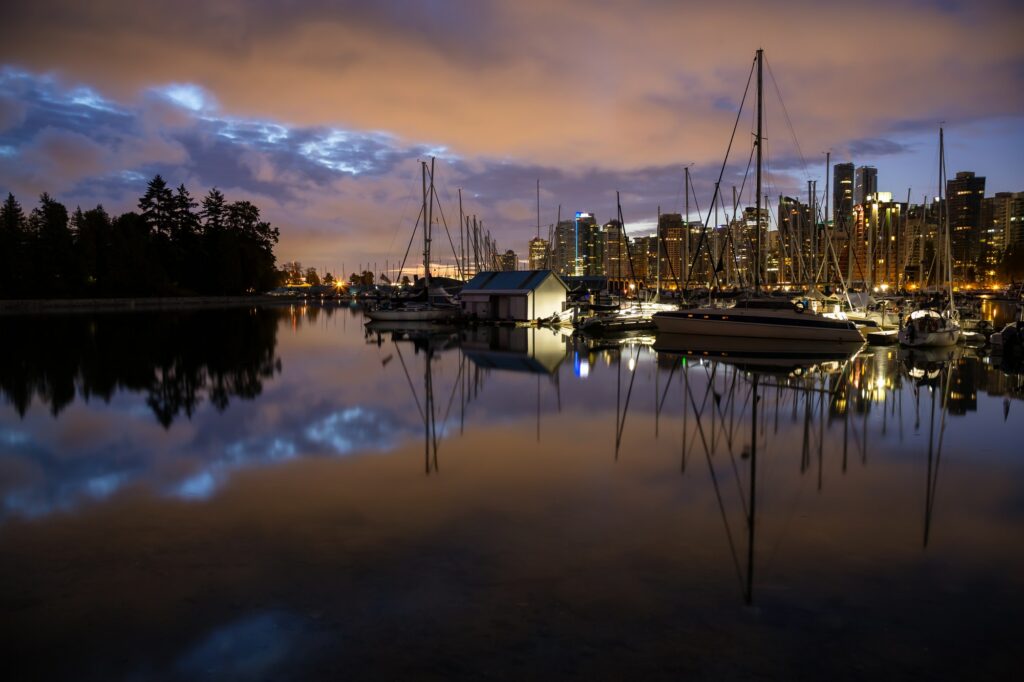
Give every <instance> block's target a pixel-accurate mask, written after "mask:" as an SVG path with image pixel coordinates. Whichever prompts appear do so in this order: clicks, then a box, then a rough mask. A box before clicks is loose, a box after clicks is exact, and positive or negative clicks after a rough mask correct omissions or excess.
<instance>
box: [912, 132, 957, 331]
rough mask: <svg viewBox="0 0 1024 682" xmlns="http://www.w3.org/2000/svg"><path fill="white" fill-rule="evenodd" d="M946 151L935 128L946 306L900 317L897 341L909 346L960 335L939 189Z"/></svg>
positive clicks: (945, 217) (946, 215)
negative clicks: (940, 310)
mask: <svg viewBox="0 0 1024 682" xmlns="http://www.w3.org/2000/svg"><path fill="white" fill-rule="evenodd" d="M945 176H946V154H945V146H944V138H943V131H942V128H939V210H940V211H942V212H943V217H942V219H941V226H942V229H943V231H944V233H945V235H944V239H943V241H944V242H945V249H944V255H945V259H946V278H947V279H946V282H947V285H948V290H949V306H948V307H947V308H946V310H944V311H942V312H941V313H940V312H938V311H936V310H933V309H931V308H920V309H918V310H915V311H913V312H912V313H910V314H909V315H907V317H906V318H905V319H904V320H903V324H902V325H901V327H900V331H899V340H900V345H903V346H908V347H910V348H934V347H941V346H952V345H954V344H956V342H957V341H958V340H959V339H960V320H959V313H958V312H957V310H956V304H955V303H954V302H953V259H952V254H951V249H950V244H949V242H950V231H949V207H948V206H946V205H945V201H946V200H945V198H944V197H943V193H944V191H945V181H946V177H945Z"/></svg>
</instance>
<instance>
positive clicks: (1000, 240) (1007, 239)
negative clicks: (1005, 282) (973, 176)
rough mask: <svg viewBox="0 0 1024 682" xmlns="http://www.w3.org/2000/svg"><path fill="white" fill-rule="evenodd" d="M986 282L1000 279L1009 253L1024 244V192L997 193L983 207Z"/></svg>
mask: <svg viewBox="0 0 1024 682" xmlns="http://www.w3.org/2000/svg"><path fill="white" fill-rule="evenodd" d="M981 222H982V226H981V241H982V253H981V268H982V279H983V280H985V281H989V282H991V281H993V280H996V279H998V278H997V276H996V274H997V272H998V268H999V264H1000V263H1001V262H1002V260H1003V256H1004V254H1005V253H1006V250H1007V249H1008V248H1010V247H1011V246H1014V245H1015V244H1024V192H996V195H995V196H993V197H987V198H985V199H983V200H982V203H981Z"/></svg>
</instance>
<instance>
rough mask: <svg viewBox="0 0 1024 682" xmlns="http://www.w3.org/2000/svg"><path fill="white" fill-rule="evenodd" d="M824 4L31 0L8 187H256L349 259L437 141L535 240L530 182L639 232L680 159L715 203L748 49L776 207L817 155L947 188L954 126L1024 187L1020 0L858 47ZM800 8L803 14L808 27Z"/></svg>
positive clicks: (672, 182) (953, 10)
mask: <svg viewBox="0 0 1024 682" xmlns="http://www.w3.org/2000/svg"><path fill="white" fill-rule="evenodd" d="M122 5H123V6H122ZM810 7H811V6H810V5H806V6H805V5H803V4H800V3H791V4H789V5H788V6H787V7H786V8H779V9H776V8H772V11H768V10H767V9H764V8H758V7H757V6H756V5H754V4H749V3H742V2H741V3H724V4H722V5H721V6H720V7H715V8H707V7H702V6H699V5H680V6H678V7H676V6H667V5H664V4H660V3H648V4H645V5H643V6H640V7H637V8H634V6H633V5H632V4H629V6H628V8H629V11H630V12H636V13H639V14H640V15H642V18H643V19H644V21H638V22H636V24H637V28H634V27H631V26H630V25H628V24H629V22H623V21H622V20H623V18H624V17H625V16H627V14H626V12H627V6H626V5H625V4H623V5H616V4H614V3H613V4H611V5H608V6H605V7H603V8H602V9H601V10H599V11H598V10H594V9H593V8H590V7H589V5H587V6H583V5H578V4H575V3H565V4H564V5H562V6H561V7H560V9H559V10H551V9H547V8H546V6H544V5H542V4H536V3H516V4H515V5H512V4H502V3H474V4H473V5H472V6H471V7H465V6H462V5H459V4H456V3H451V4H448V3H437V4H431V5H429V6H427V5H419V4H415V3H414V4H412V5H409V4H406V3H397V2H394V3H382V4H380V5H378V6H376V7H373V8H368V7H364V6H362V5H360V4H359V3H351V4H345V3H343V4H341V5H340V6H333V7H325V6H321V5H319V4H318V3H309V4H306V5H302V6H293V7H291V9H290V10H289V11H287V12H285V11H283V10H281V9H279V8H275V7H274V6H273V5H272V4H268V5H259V6H253V7H240V6H235V5H232V4H226V3H212V4H209V5H208V6H204V7H202V8H190V9H189V11H186V12H180V11H178V10H176V9H174V10H172V9H160V8H157V7H134V6H128V4H127V3H123V4H122V3H117V2H113V3H109V5H107V6H106V7H105V8H102V9H95V8H94V9H91V10H90V11H88V12H85V11H82V10H79V9H76V8H75V6H74V5H70V4H65V3H59V2H50V3H47V2H44V3H37V4H36V5H33V6H32V7H19V8H15V9H14V10H12V12H11V16H10V17H9V19H8V21H7V23H6V27H5V33H7V34H8V35H5V39H4V40H3V41H0V63H2V65H3V70H2V71H0V189H2V190H4V191H12V192H14V193H15V194H16V196H18V198H19V200H20V201H21V202H22V203H23V204H24V205H26V206H32V205H33V204H34V202H35V198H36V196H37V195H38V194H39V193H40V192H42V191H49V192H50V193H51V194H53V195H54V196H55V197H57V198H58V199H60V200H62V201H64V202H65V203H67V204H68V205H69V206H74V205H76V204H78V205H81V206H82V207H83V209H85V208H90V207H92V206H93V205H95V204H96V203H102V204H103V205H104V206H105V207H106V208H107V209H108V210H109V211H111V212H120V211H124V210H129V209H131V208H133V199H134V197H137V196H138V193H139V191H140V189H141V188H142V187H143V186H144V183H145V182H146V180H147V179H148V178H149V177H151V176H152V175H153V174H154V173H157V172H159V173H161V174H163V175H164V177H166V178H167V179H168V182H170V183H172V184H174V185H176V184H178V183H181V182H184V183H186V184H188V185H189V186H190V187H195V188H196V192H197V193H200V194H201V193H203V192H204V191H205V190H207V189H209V188H210V187H213V186H217V187H219V188H220V189H222V190H224V191H225V192H227V193H230V194H231V195H232V196H239V197H244V198H250V199H252V200H254V201H257V202H258V203H259V204H260V205H261V206H262V207H265V214H266V216H267V218H268V219H269V220H271V222H273V223H274V224H275V225H279V226H280V227H281V243H280V245H279V249H278V253H279V259H280V261H281V262H284V261H290V260H299V261H302V262H303V263H307V264H309V265H314V266H320V267H325V268H327V269H338V268H339V267H340V266H341V264H342V263H343V262H344V263H345V264H346V269H347V270H354V269H355V264H356V263H359V262H362V263H370V262H374V261H376V262H378V263H381V264H383V262H384V261H385V260H389V259H390V260H394V259H396V258H399V257H400V256H401V252H402V251H403V250H404V243H405V241H407V238H408V234H409V230H411V228H412V223H413V220H414V219H415V205H416V198H417V196H418V195H417V192H418V188H417V187H416V186H415V185H416V181H417V178H416V177H415V176H417V173H418V167H417V165H416V163H415V160H416V159H417V158H422V157H425V156H429V155H437V156H438V161H439V174H438V175H439V192H440V198H441V200H442V201H443V202H444V203H445V210H446V211H451V210H454V211H457V204H456V203H455V201H454V196H455V189H456V188H457V187H462V188H463V190H464V192H463V194H464V197H465V203H466V210H467V212H469V213H473V214H477V215H478V216H479V217H480V218H481V219H483V221H484V223H485V226H486V227H487V228H488V229H490V230H491V231H492V234H493V235H494V237H495V238H496V240H497V242H498V244H499V247H500V248H501V249H502V250H503V251H504V250H505V249H507V248H511V249H513V250H515V251H516V253H517V254H518V255H519V257H520V259H521V260H522V259H525V257H526V244H527V242H528V240H529V239H530V238H531V237H533V236H534V234H535V230H536V221H537V217H536V195H535V183H536V181H537V179H538V178H539V179H540V183H541V216H540V221H541V224H542V234H541V236H542V237H546V236H547V235H546V234H544V232H546V228H547V226H548V225H550V224H553V223H555V222H556V213H557V208H558V205H559V204H561V207H562V217H563V218H565V217H567V216H569V215H571V214H572V213H574V212H575V211H577V210H586V211H593V212H594V213H595V215H596V216H597V217H598V220H599V222H602V223H603V222H606V221H607V220H609V219H612V218H614V217H615V215H616V213H615V192H616V191H617V190H619V191H621V193H622V206H623V213H624V218H625V223H626V227H627V231H628V232H629V233H630V234H631V235H636V234H645V233H650V232H653V230H654V222H655V219H656V214H657V210H658V208H659V207H660V208H661V211H662V212H663V213H679V212H682V210H683V205H682V204H683V200H682V184H683V168H684V167H685V166H687V165H688V164H692V166H691V174H692V177H693V181H694V185H695V192H696V195H697V200H698V202H699V203H700V205H701V208H702V209H704V208H706V205H707V203H708V202H709V200H710V196H711V189H712V185H711V183H712V182H713V180H714V178H715V177H717V174H718V167H719V165H720V164H721V160H722V157H723V156H724V153H725V146H726V144H727V142H728V137H729V132H730V130H731V127H732V124H733V121H734V119H735V111H736V108H737V106H738V104H739V100H740V97H741V96H742V94H743V93H742V89H743V84H744V82H745V80H746V75H747V72H748V69H749V66H750V58H751V56H752V53H753V50H754V48H755V47H758V46H761V47H764V48H765V50H766V56H767V60H768V67H769V71H770V74H769V76H770V78H769V81H768V84H767V86H766V97H767V98H768V105H767V107H768V111H767V114H768V121H769V127H768V132H767V140H768V142H767V145H766V147H767V148H766V151H767V152H768V161H769V165H768V169H767V188H766V191H767V192H768V193H769V197H770V203H772V204H774V203H775V202H776V200H777V196H778V195H779V194H784V195H787V196H795V197H803V196H804V194H805V186H806V180H807V179H816V180H817V181H818V185H817V189H818V192H819V194H820V193H822V192H824V190H825V174H826V169H825V157H824V152H825V151H826V150H830V151H831V153H832V163H833V164H837V163H844V162H848V161H851V162H853V163H854V164H855V166H856V167H861V166H874V167H876V168H877V169H878V177H877V180H878V187H877V189H878V190H880V191H889V192H892V193H893V195H894V196H895V197H897V198H902V197H904V196H905V195H906V192H907V189H908V188H910V189H911V196H912V202H914V203H917V202H920V200H921V197H922V196H923V195H925V194H928V195H930V196H934V195H935V194H936V193H937V189H938V182H937V146H938V143H937V137H938V134H937V133H938V127H939V125H940V124H943V123H944V125H945V128H946V132H947V167H948V169H949V175H950V177H953V176H954V175H955V173H956V172H958V171H973V172H975V173H977V174H978V175H979V176H985V177H986V178H987V186H986V196H992V195H994V194H995V193H997V192H1003V191H1009V192H1017V191H1021V190H1022V189H1024V169H1022V167H1021V164H1020V163H1019V159H1020V158H1022V155H1024V133H1022V130H1024V115H1022V111H1024V95H1022V94H1021V88H1020V87H1019V86H1020V83H1021V65H1022V64H1024V49H1022V48H1021V47H1020V46H1019V45H1018V41H1017V40H1016V38H1015V36H1014V27H1015V26H1017V25H1019V24H1020V21H1019V19H1024V16H1022V14H1024V11H1022V10H1021V8H1020V7H1019V6H1017V5H1016V4H1014V3H1009V2H985V3H966V2H963V3H961V2H943V3H933V2H897V3H886V4H885V5H881V4H878V5H877V6H875V5H874V4H873V3H867V4H866V5H864V7H863V8H862V11H859V12H858V14H859V15H862V16H863V19H862V21H863V22H865V28H868V29H870V30H871V33H870V36H871V39H872V41H873V42H874V43H875V44H874V45H873V46H872V49H871V50H867V51H866V50H864V49H863V46H860V45H857V44H855V43H856V42H858V41H852V40H851V41H849V43H850V44H848V45H847V44H845V43H844V42H843V41H838V42H837V41H836V40H834V39H831V38H829V36H828V33H829V31H833V32H834V30H835V26H836V25H841V22H842V21H845V20H846V19H845V18H844V17H845V15H846V14H848V13H849V12H848V10H844V9H843V8H842V6H840V5H826V6H824V7H822V6H820V5H814V11H813V12H811V11H809V10H810ZM873 10H877V11H873ZM169 12H173V15H171V14H168V13H169ZM40 13H47V16H48V20H47V21H41V20H40V19H39V17H40V16H41V14H40ZM740 16H749V17H751V18H752V19H753V21H749V22H747V21H737V17H740ZM1015 18H1016V19H1018V20H1017V21H1015V20H1014V19H1015ZM797 20H799V21H803V22H807V27H808V28H809V29H813V30H807V31H806V32H803V31H802V32H801V35H802V36H803V35H804V33H806V40H801V41H798V44H796V43H797V41H792V40H791V35H789V31H791V28H792V22H794V21H797ZM101 25H102V26H103V33H102V35H104V40H103V41H102V42H99V41H97V40H96V39H95V35H99V34H100V33H99V31H98V28H97V27H98V26H101ZM639 26H643V27H644V33H641V32H640V30H639ZM830 26H831V29H830V28H829V27H830ZM787 27H788V28H787ZM723 30H724V31H728V34H729V35H730V36H731V39H730V40H728V41H719V40H718V39H717V38H715V39H712V38H711V37H710V36H714V35H715V34H720V33H721V32H722V31H723ZM691 33H692V35H690V34H691ZM577 43H578V44H579V46H581V47H579V48H576V47H574V46H575V45H576V44H577ZM791 43H793V44H791ZM170 44H173V45H174V47H173V50H174V55H175V56H174V58H173V59H172V58H169V57H168V54H169V50H170V48H168V47H167V45H170ZM962 44H971V45H972V46H974V47H972V49H971V50H962V49H959V48H958V45H962ZM680 46H681V47H680ZM414 67H415V68H414ZM944 83H945V84H949V83H954V84H955V85H956V88H955V90H954V89H953V88H951V87H940V86H942V84H944ZM954 91H955V96H953V94H952V93H953V92H954ZM778 94H781V96H782V99H781V100H779V98H778V96H777V95H778ZM783 107H784V109H783ZM537 112H544V113H542V114H538V113H537ZM746 123H747V122H746V121H744V122H742V123H741V125H740V133H741V134H743V133H744V132H745V125H746ZM789 123H791V124H792V127H793V130H794V131H795V134H796V140H797V141H798V144H799V147H798V146H797V144H796V143H794V142H792V141H791V139H790V138H791V135H790V133H789V130H788V124H789ZM740 156H744V155H743V154H741V155H740ZM736 158H737V155H736V154H735V153H734V154H733V159H734V160H735V159H736ZM801 159H802V160H801ZM743 161H745V159H743V160H741V161H740V163H739V164H731V165H730V167H729V168H727V169H726V175H725V179H724V180H723V182H724V192H725V194H726V196H727V197H729V196H730V189H729V188H730V186H731V185H732V184H734V183H735V184H737V185H739V184H740V179H741V178H742V175H743V170H744V168H743V167H742V164H743ZM804 162H806V167H805V166H804ZM727 203H731V201H727ZM752 203H753V202H752V201H742V202H741V205H748V204H752ZM690 217H691V218H693V219H696V213H695V211H694V212H691V215H690ZM444 258H445V253H444V252H442V253H441V254H440V256H439V260H443V259H444Z"/></svg>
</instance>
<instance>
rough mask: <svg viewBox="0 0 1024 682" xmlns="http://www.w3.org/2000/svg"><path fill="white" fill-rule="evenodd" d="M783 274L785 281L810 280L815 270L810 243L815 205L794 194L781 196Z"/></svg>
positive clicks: (782, 277)
mask: <svg viewBox="0 0 1024 682" xmlns="http://www.w3.org/2000/svg"><path fill="white" fill-rule="evenodd" d="M778 216H779V223H778V225H779V229H778V232H779V236H778V242H777V244H778V250H779V252H780V253H779V277H780V278H781V280H780V281H783V282H809V281H811V280H812V279H813V277H814V273H813V272H811V269H812V265H813V264H812V262H811V258H810V246H811V243H812V239H811V230H812V229H814V225H813V221H812V219H811V207H810V206H809V205H807V204H805V203H802V202H801V201H800V200H799V199H795V198H793V197H786V196H779V213H778Z"/></svg>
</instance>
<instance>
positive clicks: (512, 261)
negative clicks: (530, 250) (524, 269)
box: [498, 249, 519, 272]
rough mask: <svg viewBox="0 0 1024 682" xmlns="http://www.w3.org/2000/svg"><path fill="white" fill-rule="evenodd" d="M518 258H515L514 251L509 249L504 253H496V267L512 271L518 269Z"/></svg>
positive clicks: (504, 270)
mask: <svg viewBox="0 0 1024 682" xmlns="http://www.w3.org/2000/svg"><path fill="white" fill-rule="evenodd" d="M518 266H519V259H518V258H516V252H515V251H513V250H512V249H509V250H508V251H506V252H505V253H502V254H498V269H499V270H501V271H503V272H514V271H515V270H517V269H518Z"/></svg>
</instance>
